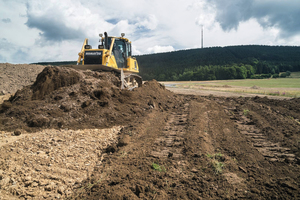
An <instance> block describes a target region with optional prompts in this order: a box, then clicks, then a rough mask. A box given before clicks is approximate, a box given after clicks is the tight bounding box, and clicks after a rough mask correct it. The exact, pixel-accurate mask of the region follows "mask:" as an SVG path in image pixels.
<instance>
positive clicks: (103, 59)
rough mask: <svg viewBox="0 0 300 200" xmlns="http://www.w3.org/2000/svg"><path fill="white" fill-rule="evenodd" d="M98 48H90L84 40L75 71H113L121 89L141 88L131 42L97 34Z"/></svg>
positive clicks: (121, 38)
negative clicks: (117, 77) (118, 77)
mask: <svg viewBox="0 0 300 200" xmlns="http://www.w3.org/2000/svg"><path fill="white" fill-rule="evenodd" d="M99 36H100V40H99V42H100V44H99V45H98V48H94V49H93V48H92V46H91V45H89V44H88V39H85V40H84V43H83V45H82V48H81V51H80V52H79V53H78V55H79V57H78V61H77V65H76V66H74V65H73V66H71V67H72V68H75V69H82V70H87V69H89V70H92V71H113V72H115V73H117V74H119V75H120V79H121V89H125V88H127V89H129V90H132V89H134V88H136V87H141V86H142V83H143V80H142V77H141V76H139V75H137V73H138V72H139V67H138V63H137V60H136V58H134V57H132V47H131V42H130V41H129V40H128V39H127V38H125V37H124V36H125V34H124V33H122V34H121V37H112V36H108V35H107V33H106V32H105V33H104V36H103V34H99Z"/></svg>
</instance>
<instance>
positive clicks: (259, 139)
mask: <svg viewBox="0 0 300 200" xmlns="http://www.w3.org/2000/svg"><path fill="white" fill-rule="evenodd" d="M230 110H232V111H234V112H235V114H237V115H239V116H240V117H239V120H237V119H236V118H232V119H235V123H236V128H237V129H238V131H239V132H240V133H241V134H242V135H245V136H246V137H247V138H248V139H249V140H248V141H249V142H250V143H251V144H252V145H253V147H254V148H256V149H257V150H258V151H259V152H260V153H261V154H262V155H263V156H264V157H265V158H266V159H268V160H269V161H271V162H285V161H288V162H293V161H295V158H296V156H295V155H294V154H292V153H290V151H291V149H289V148H285V147H282V146H281V145H280V143H274V142H272V141H270V140H269V139H268V138H267V137H266V136H265V135H264V134H263V133H262V132H261V131H260V130H259V128H257V127H256V126H255V125H254V123H253V122H252V121H251V120H250V119H249V118H247V117H246V116H245V115H243V113H242V112H237V111H235V109H230Z"/></svg>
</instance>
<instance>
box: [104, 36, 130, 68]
mask: <svg viewBox="0 0 300 200" xmlns="http://www.w3.org/2000/svg"><path fill="white" fill-rule="evenodd" d="M108 44H109V45H108V46H109V47H110V45H113V49H112V54H113V55H114V56H115V59H116V62H117V65H118V68H127V58H128V57H130V56H131V44H130V43H129V42H127V41H126V40H125V39H121V38H115V41H114V43H113V44H112V38H111V37H109V38H108Z"/></svg>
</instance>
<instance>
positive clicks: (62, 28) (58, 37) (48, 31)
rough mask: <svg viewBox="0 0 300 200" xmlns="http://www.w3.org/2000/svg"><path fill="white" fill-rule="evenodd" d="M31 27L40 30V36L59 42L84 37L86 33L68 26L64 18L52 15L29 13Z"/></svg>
mask: <svg viewBox="0 0 300 200" xmlns="http://www.w3.org/2000/svg"><path fill="white" fill-rule="evenodd" d="M27 18H28V20H27V22H26V23H25V24H26V25H27V26H28V27H29V28H36V29H38V30H40V31H41V32H40V36H41V37H42V38H43V39H45V40H46V41H53V42H59V41H63V40H74V39H82V38H83V37H84V36H85V34H84V33H83V31H81V30H76V29H73V28H70V27H68V26H66V24H65V23H63V21H62V20H63V19H59V18H58V17H52V16H49V15H47V16H35V15H30V14H27Z"/></svg>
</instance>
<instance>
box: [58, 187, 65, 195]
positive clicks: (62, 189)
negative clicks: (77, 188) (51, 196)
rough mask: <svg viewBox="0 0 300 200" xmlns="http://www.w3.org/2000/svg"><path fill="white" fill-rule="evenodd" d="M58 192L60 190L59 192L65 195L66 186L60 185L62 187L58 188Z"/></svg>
mask: <svg viewBox="0 0 300 200" xmlns="http://www.w3.org/2000/svg"><path fill="white" fill-rule="evenodd" d="M57 192H58V193H59V194H61V195H63V194H64V192H65V188H64V187H63V186H60V187H59V188H58V189H57Z"/></svg>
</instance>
